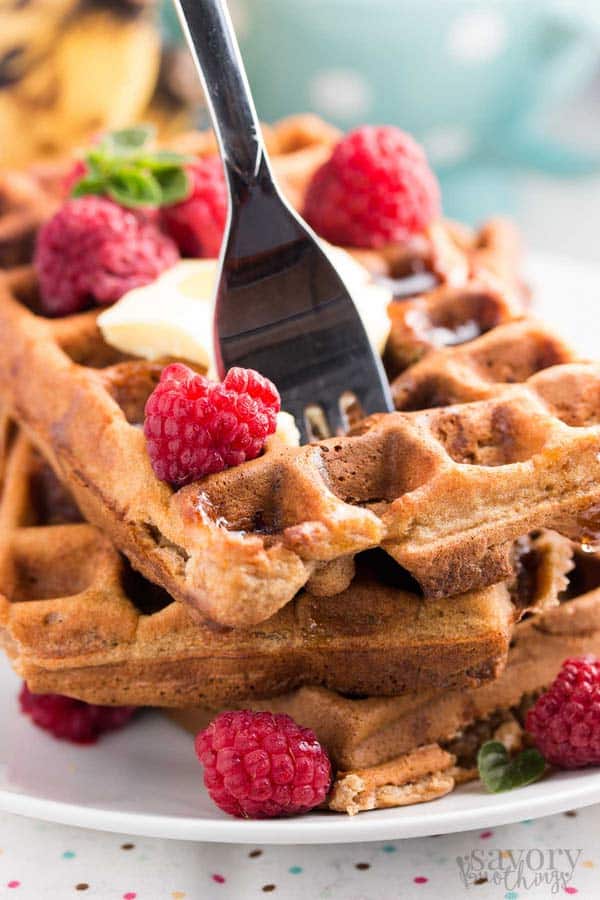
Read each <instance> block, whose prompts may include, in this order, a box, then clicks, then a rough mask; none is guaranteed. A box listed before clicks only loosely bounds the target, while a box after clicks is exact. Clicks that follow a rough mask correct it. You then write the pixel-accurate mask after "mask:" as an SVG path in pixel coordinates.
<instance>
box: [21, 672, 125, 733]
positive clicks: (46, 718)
mask: <svg viewBox="0 0 600 900" xmlns="http://www.w3.org/2000/svg"><path fill="white" fill-rule="evenodd" d="M19 703H20V704H21V711H22V712H24V713H25V714H26V715H28V716H30V717H31V719H32V720H33V722H35V724H36V725H37V726H38V727H39V728H43V729H44V731H49V732H50V733H51V734H53V735H54V737H57V738H62V739H63V740H67V741H72V742H73V743H74V744H94V743H95V742H96V741H97V740H98V738H99V737H100V735H101V734H103V733H104V732H105V731H114V730H115V729H117V728H122V727H123V726H124V725H126V724H127V723H128V722H129V720H130V719H131V717H132V716H133V714H134V712H135V707H133V706H94V705H92V704H91V703H84V702H83V701H82V700H71V698H70V697H61V696H60V695H59V694H32V693H31V691H30V690H29V688H28V687H27V685H26V684H23V687H22V688H21V693H20V694H19Z"/></svg>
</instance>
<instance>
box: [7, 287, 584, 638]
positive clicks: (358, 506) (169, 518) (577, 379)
mask: <svg viewBox="0 0 600 900" xmlns="http://www.w3.org/2000/svg"><path fill="white" fill-rule="evenodd" d="M1 288H2V290H1V297H0V392H1V393H2V395H3V397H4V400H5V402H6V404H7V406H8V408H9V409H10V411H11V413H12V414H13V415H14V417H15V418H16V419H17V420H18V421H19V422H20V423H21V424H23V425H24V427H25V428H26V429H27V430H28V431H29V433H30V435H31V436H32V437H33V439H34V440H35V442H36V443H37V444H38V445H39V446H40V448H41V449H42V451H43V453H44V455H45V456H46V457H47V458H48V459H49V460H50V462H51V463H52V464H53V465H54V467H55V468H56V470H57V471H58V472H59V474H60V477H61V479H62V480H63V481H64V482H65V483H66V484H68V486H69V487H70V489H71V490H72V492H73V494H74V496H75V498H76V500H77V502H78V504H79V506H80V508H81V509H82V511H83V512H84V514H85V516H86V518H87V519H88V520H89V521H91V522H92V523H94V524H96V525H98V526H100V527H101V528H102V529H103V530H104V531H105V532H106V533H107V534H108V535H109V536H110V537H111V539H112V540H113V542H114V543H115V544H116V545H117V546H118V547H119V548H120V549H121V550H122V551H123V552H125V553H126V554H127V556H128V557H129V558H130V560H131V562H132V564H133V565H134V567H135V568H136V569H138V570H139V571H141V572H142V573H143V574H144V575H145V576H146V577H148V578H149V579H150V580H151V581H153V582H155V583H157V584H159V585H161V586H162V587H164V588H165V589H166V590H167V591H168V592H169V593H170V594H171V595H172V596H173V597H175V599H178V600H183V601H185V602H187V603H188V604H189V605H190V607H191V608H192V609H193V610H194V611H195V612H196V613H197V614H198V615H200V616H202V617H205V618H208V619H212V620H214V621H215V622H219V623H221V624H225V625H234V626H245V625H251V624H255V623H257V622H260V621H264V620H265V619H267V618H269V617H270V616H271V615H273V613H274V612H276V611H277V610H278V609H280V608H281V607H282V606H283V605H285V604H286V603H287V602H289V601H290V600H291V599H292V598H293V597H294V596H295V595H296V593H298V591H299V590H300V589H301V588H302V587H304V586H306V587H307V589H308V590H309V591H310V592H311V593H313V594H317V595H325V596H327V595H332V594H336V593H339V592H341V591H342V590H344V589H345V588H346V587H347V586H348V584H349V583H350V581H351V579H352V577H353V571H354V568H353V557H354V556H355V555H356V554H357V553H359V552H361V551H363V550H367V549H370V548H373V547H376V546H381V547H383V548H384V549H385V550H386V551H387V552H388V553H389V554H390V555H391V556H392V557H393V558H394V559H395V560H396V561H397V562H398V563H399V564H400V565H401V566H403V567H404V568H406V569H407V570H408V571H409V572H410V573H411V574H412V575H413V576H414V577H415V578H416V579H417V581H418V582H419V583H420V585H421V587H422V588H423V590H424V592H425V594H426V595H427V596H429V597H449V596H453V595H455V594H459V593H464V592H465V591H469V590H474V589H478V588H480V587H484V586H487V585H490V584H494V583H496V582H498V581H500V580H502V579H504V578H506V577H508V576H509V575H510V573H511V560H510V550H511V546H512V543H513V541H514V540H516V539H518V538H519V537H520V536H521V535H522V534H526V533H527V532H529V531H532V530H534V529H536V528H540V527H549V528H554V529H556V530H561V531H562V532H564V533H567V534H569V535H573V536H574V535H577V534H580V533H581V532H582V530H584V531H585V532H586V533H587V531H589V530H590V529H591V531H592V532H593V531H595V530H596V526H595V523H594V521H593V517H592V519H587V518H586V517H587V516H588V512H587V511H588V510H589V508H590V507H593V506H594V505H595V504H597V503H598V502H600V478H599V476H600V459H599V458H598V452H599V450H600V426H599V425H598V424H597V423H598V421H599V416H600V391H599V390H598V388H599V387H600V367H598V366H595V365H591V364H571V365H563V366H554V367H552V368H549V369H545V370H543V371H541V372H539V373H537V374H536V375H534V376H533V377H532V378H530V379H529V380H528V381H527V382H525V383H524V384H522V385H510V386H505V387H504V388H503V389H502V390H501V391H500V389H499V393H498V395H497V396H495V397H492V398H489V399H487V400H483V401H478V402H475V403H471V404H464V405H461V406H451V407H443V408H439V409H434V410H427V411H424V412H416V413H394V414H391V415H388V416H383V417H374V419H372V420H371V421H370V422H369V423H368V424H367V425H366V426H365V427H364V428H363V429H362V433H360V434H357V435H355V436H351V437H343V438H336V439H330V440H327V441H323V442H320V443H318V444H315V445H311V446H307V447H302V448H279V449H273V450H271V451H269V452H268V453H266V454H265V455H264V456H263V457H261V458H259V459H257V460H254V461H252V462H249V463H246V464H244V465H242V466H238V467H237V468H234V469H230V470H228V471H226V472H223V473H220V474H218V475H214V476H210V477H208V478H206V479H203V480H202V481H201V482H199V483H197V484H192V485H190V486H188V487H186V488H183V489H182V490H180V491H177V492H174V491H172V490H171V489H170V488H169V487H168V486H167V485H165V484H162V483H160V482H159V481H158V480H157V479H156V478H155V477H154V474H153V472H152V469H151V467H150V462H149V459H148V455H147V453H146V449H145V442H144V436H143V434H142V432H141V430H140V429H139V428H138V427H137V425H138V423H139V422H140V421H141V419H142V409H143V404H144V400H145V398H146V396H147V394H148V393H149V391H150V390H151V389H152V388H153V386H154V384H155V383H156V379H157V377H158V373H159V369H160V367H159V366H157V365H156V364H149V363H145V362H143V361H139V360H138V361H133V362H121V363H117V364H116V365H113V366H110V365H109V366H108V367H107V368H104V369H102V368H92V367H91V366H90V365H85V363H86V362H87V360H88V354H89V357H91V361H92V364H95V365H98V364H100V365H102V364H104V363H107V362H109V361H110V356H111V351H110V349H107V348H106V347H105V346H104V345H102V343H101V342H99V341H98V339H97V334H96V332H95V331H93V334H91V336H90V332H91V331H92V330H93V329H95V322H94V320H93V314H84V315H83V316H82V317H71V318H69V319H64V320H60V321H58V322H57V321H52V320H48V319H43V318H41V317H39V316H36V315H35V314H33V313H32V312H31V311H30V310H29V309H27V307H26V306H25V305H24V303H26V302H27V300H28V296H27V295H23V293H22V292H20V290H19V286H18V285H16V286H15V283H14V279H12V278H8V279H5V281H4V283H3V284H2V286H1ZM29 299H31V297H30V296H29ZM20 300H22V301H24V302H20ZM79 323H81V329H82V331H83V332H84V334H85V339H84V338H82V339H81V340H80V341H78V340H76V338H75V335H76V334H77V328H78V326H79ZM103 356H105V357H106V358H105V359H103ZM112 356H113V358H114V356H115V354H112ZM73 359H76V360H77V361H78V363H79V364H76V363H75V362H74V361H73ZM122 473H127V477H126V478H124V477H122Z"/></svg>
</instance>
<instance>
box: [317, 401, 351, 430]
mask: <svg viewBox="0 0 600 900" xmlns="http://www.w3.org/2000/svg"><path fill="white" fill-rule="evenodd" d="M321 406H322V408H323V412H324V414H325V419H326V420H327V425H328V427H329V433H330V435H331V437H337V436H338V435H340V434H344V432H345V431H346V427H345V425H346V423H345V422H344V416H343V415H342V410H341V407H340V397H338V396H335V395H333V396H331V398H328V400H327V402H326V403H322V404H321Z"/></svg>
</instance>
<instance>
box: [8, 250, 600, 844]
mask: <svg viewBox="0 0 600 900" xmlns="http://www.w3.org/2000/svg"><path fill="white" fill-rule="evenodd" d="M530 269H531V278H532V281H533V283H534V284H535V285H536V286H537V289H538V291H539V292H540V293H539V295H540V296H541V297H542V298H543V302H539V306H538V308H539V310H540V312H541V313H543V315H544V316H545V317H546V318H547V319H548V320H549V321H552V322H553V323H554V324H556V325H557V326H558V327H559V329H560V332H561V334H562V335H563V336H564V337H565V338H567V339H569V340H571V341H573V342H575V343H576V344H577V346H578V347H579V349H580V350H581V352H583V353H586V354H589V355H591V356H593V355H598V348H599V345H600V324H599V317H598V310H599V309H600V266H594V265H585V264H581V263H577V262H572V261H570V260H560V259H556V258H545V257H537V258H534V259H533V260H532V264H531V266H530ZM18 687H19V682H18V680H17V678H16V677H15V676H14V675H13V674H12V672H11V671H10V669H9V666H8V664H7V663H6V662H5V661H4V660H1V661H0V722H1V723H2V726H1V730H0V809H1V810H5V811H7V812H13V813H21V814H23V815H27V816H34V817H36V818H40V819H47V820H50V821H54V822H62V823H65V824H69V825H79V826H83V827H88V828H98V829H103V830H107V831H117V832H125V833H130V834H139V835H149V836H153V837H165V838H178V839H182V840H202V841H225V842H232V843H261V844H267V843H272V844H295V843H306V844H313V843H328V842H329V843H345V842H351V841H369V840H391V839H397V838H408V837H420V836H423V835H430V834H443V833H450V832H455V831H464V830H468V829H472V828H482V827H487V826H491V825H501V824H506V823H509V822H516V821H520V820H522V819H529V818H535V817H538V816H543V815H550V814H552V813H556V812H561V811H563V810H566V809H571V808H574V807H581V806H586V805H588V804H591V803H596V802H599V801H600V770H598V769H596V770H588V771H582V772H564V773H561V774H555V775H552V776H551V777H550V778H547V779H545V780H542V781H540V782H538V783H537V784H533V785H530V786H529V787H527V788H521V789H520V790H516V791H513V792H511V793H508V794H499V795H490V794H487V793H485V791H484V790H482V788H481V786H480V785H479V784H471V785H467V786H465V787H463V788H460V789H459V790H457V791H455V792H454V793H452V794H450V795H448V796H447V797H444V798H443V799H442V800H438V801H435V802H433V803H426V804H423V805H420V806H412V807H406V808H404V809H389V810H378V811H377V812H371V813H364V814H361V815H359V816H356V817H354V818H349V817H347V816H342V815H333V814H328V813H318V814H311V815H309V816H304V817H299V818H295V819H284V820H275V821H264V822H255V821H240V820H237V819H232V818H229V817H228V816H225V815H224V814H222V813H220V811H219V810H218V809H216V807H214V806H213V804H212V803H211V802H210V800H209V798H208V797H207V795H206V793H205V791H204V789H203V787H202V778H201V769H200V766H199V765H198V763H197V762H196V759H195V756H194V750H193V743H192V740H191V738H190V736H189V735H187V734H185V733H184V732H183V731H181V730H179V729H178V728H177V727H175V726H174V725H172V724H171V723H170V722H168V721H167V720H166V719H164V718H163V717H162V716H160V715H158V714H156V713H148V714H144V715H142V716H140V718H139V719H138V720H137V721H136V722H135V723H134V724H133V725H131V726H130V727H129V728H126V729H125V730H123V731H121V732H119V733H115V734H114V735H110V736H107V737H105V738H104V739H103V740H101V741H100V742H99V743H98V744H97V745H96V746H93V747H89V748H78V747H76V746H73V745H71V744H68V743H65V742H61V741H56V740H54V739H53V738H51V737H49V736H48V735H46V734H45V733H44V732H42V731H40V730H39V729H37V728H35V727H34V726H33V725H31V723H30V722H29V720H28V719H26V718H24V717H23V716H21V715H20V714H19V712H18V708H17V701H16V695H17V691H18Z"/></svg>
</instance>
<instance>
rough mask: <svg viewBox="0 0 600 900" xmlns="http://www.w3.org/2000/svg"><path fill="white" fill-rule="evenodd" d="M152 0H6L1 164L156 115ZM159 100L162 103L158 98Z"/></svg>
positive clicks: (0, 60) (1, 9) (1, 28)
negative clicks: (152, 102)
mask: <svg viewBox="0 0 600 900" xmlns="http://www.w3.org/2000/svg"><path fill="white" fill-rule="evenodd" d="M153 7H154V3H153V0H0V166H2V167H5V166H17V167H22V166H25V165H27V164H28V163H29V162H31V161H32V160H35V159H39V158H40V157H43V156H49V155H56V154H60V153H61V152H63V151H65V150H67V149H68V148H69V147H72V146H73V145H74V144H75V145H77V144H82V143H84V142H85V141H86V140H88V139H89V137H90V136H91V135H93V134H94V133H96V132H99V131H103V130H104V129H107V128H118V127H122V126H124V125H129V124H131V123H132V122H135V121H136V120H139V119H140V117H145V118H150V119H152V118H153V115H152V111H150V115H145V113H147V112H148V105H149V103H150V100H151V98H152V96H153V94H154V93H155V90H156V87H157V81H158V76H159V69H160V63H161V49H160V35H159V32H158V29H157V26H156V24H155V16H154V12H155V10H154V8H153ZM159 106H160V104H159Z"/></svg>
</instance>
